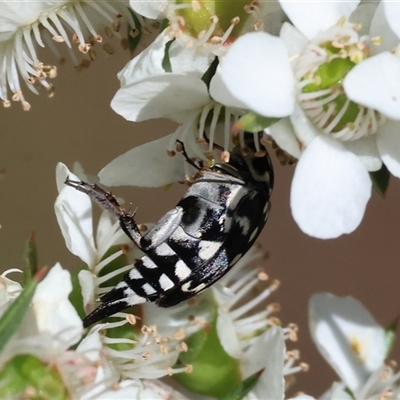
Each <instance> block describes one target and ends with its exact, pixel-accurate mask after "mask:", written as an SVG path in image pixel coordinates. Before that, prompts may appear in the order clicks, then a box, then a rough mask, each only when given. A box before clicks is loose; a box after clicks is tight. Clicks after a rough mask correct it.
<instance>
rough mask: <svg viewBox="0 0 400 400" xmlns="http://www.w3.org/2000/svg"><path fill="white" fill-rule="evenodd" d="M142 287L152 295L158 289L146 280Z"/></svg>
mask: <svg viewBox="0 0 400 400" xmlns="http://www.w3.org/2000/svg"><path fill="white" fill-rule="evenodd" d="M142 289H143V290H144V291H145V293H146V294H148V295H151V294H154V293H156V290H155V289H154V288H153V286H151V285H150V284H149V283H148V282H146V283H145V284H144V285H143V286H142Z"/></svg>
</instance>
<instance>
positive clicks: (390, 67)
mask: <svg viewBox="0 0 400 400" xmlns="http://www.w3.org/2000/svg"><path fill="white" fill-rule="evenodd" d="M377 71H379V73H377ZM399 76H400V58H399V57H398V56H396V55H395V54H392V53H389V52H387V51H385V52H383V53H381V54H378V55H376V56H373V57H371V58H368V59H366V60H365V61H362V62H361V63H359V64H358V65H356V66H355V67H354V68H353V69H352V70H351V71H350V72H349V73H348V74H347V75H346V77H345V79H344V81H343V87H344V90H345V92H346V94H347V96H348V97H349V98H350V99H351V100H353V101H354V102H356V103H359V104H361V105H363V106H366V107H370V108H373V109H375V110H377V111H379V112H381V113H382V114H383V115H385V116H387V117H389V118H392V119H397V120H399V119H400V79H399Z"/></svg>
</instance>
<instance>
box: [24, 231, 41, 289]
mask: <svg viewBox="0 0 400 400" xmlns="http://www.w3.org/2000/svg"><path fill="white" fill-rule="evenodd" d="M22 264H23V271H24V275H23V284H24V285H25V284H27V283H28V282H29V281H30V280H31V279H32V276H34V275H35V274H36V273H37V270H38V256H37V246H36V241H35V234H34V233H33V232H31V234H30V235H29V238H28V241H27V242H26V244H25V249H24V255H23V260H22Z"/></svg>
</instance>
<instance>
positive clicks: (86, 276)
mask: <svg viewBox="0 0 400 400" xmlns="http://www.w3.org/2000/svg"><path fill="white" fill-rule="evenodd" d="M67 177H69V178H70V179H72V180H78V181H79V180H80V178H78V177H77V176H76V175H74V174H72V173H71V172H70V171H69V170H68V168H67V167H66V166H65V165H64V164H62V163H59V164H58V165H57V170H56V180H57V188H58V190H59V195H58V197H57V199H56V202H55V204H54V209H55V213H56V217H57V221H58V224H59V226H60V228H61V233H62V234H63V236H64V239H65V243H66V245H67V247H68V249H69V250H70V251H71V253H73V254H75V255H76V256H78V257H79V258H80V259H81V260H82V261H83V262H84V263H85V264H87V266H88V269H89V270H84V269H83V270H81V271H80V272H79V275H78V276H79V281H80V284H81V287H82V296H83V301H84V309H85V310H86V311H87V312H89V311H92V310H93V308H94V304H95V299H96V298H97V297H98V295H99V294H101V293H102V292H101V289H99V286H100V284H101V283H103V282H105V281H107V280H108V279H110V278H111V277H112V276H114V275H115V274H118V273H121V272H123V271H122V270H121V271H117V272H112V273H110V274H108V275H106V276H104V277H101V278H99V277H98V275H99V273H100V271H101V270H102V269H103V268H104V266H106V265H107V264H109V263H110V262H112V261H113V260H115V259H116V258H118V257H119V256H121V255H122V254H125V255H126V254H127V251H126V250H127V249H128V246H127V245H128V244H131V241H130V240H129V238H128V237H127V236H126V235H125V233H124V232H123V231H122V230H121V228H120V226H119V221H115V220H113V219H112V217H111V215H110V213H109V212H108V211H106V210H103V213H102V214H101V217H100V221H99V223H98V225H97V233H96V241H95V240H94V237H95V233H94V231H93V217H92V201H91V200H90V198H89V196H88V195H86V194H84V193H81V192H79V191H77V190H76V189H74V188H72V187H70V186H67V185H65V184H64V182H65V179H66V178H67ZM82 179H85V177H82ZM115 245H120V246H121V245H124V246H125V247H124V251H123V250H122V249H121V250H119V251H116V252H115V253H113V254H111V255H110V256H108V257H106V258H105V259H103V257H104V255H105V254H106V252H107V251H108V250H109V249H110V248H111V247H112V246H115ZM135 249H136V247H135ZM130 268H131V266H130V265H127V266H126V267H125V269H124V270H125V271H127V270H129V269H130ZM102 290H103V292H104V291H106V290H107V288H103V289H102Z"/></svg>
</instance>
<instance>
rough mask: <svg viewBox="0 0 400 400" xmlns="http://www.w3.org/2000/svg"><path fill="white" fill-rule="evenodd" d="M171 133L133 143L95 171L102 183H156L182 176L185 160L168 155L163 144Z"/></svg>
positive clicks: (110, 184)
mask: <svg viewBox="0 0 400 400" xmlns="http://www.w3.org/2000/svg"><path fill="white" fill-rule="evenodd" d="M171 136H172V135H168V136H164V137H163V138H161V139H158V140H154V141H152V142H149V143H145V144H143V145H141V146H138V147H135V148H133V149H131V150H129V151H128V152H126V153H125V154H122V155H120V156H119V157H117V158H116V159H115V160H113V161H111V162H110V163H109V164H108V165H106V166H105V167H104V168H103V169H102V170H101V171H100V173H99V178H100V182H101V183H102V184H103V185H106V186H122V185H132V186H141V187H158V186H164V185H168V184H170V183H173V182H177V181H180V180H183V178H184V168H183V163H184V162H185V160H184V159H183V158H182V156H181V154H176V155H175V156H174V157H171V156H169V155H168V154H167V148H168V145H169V142H170V139H171Z"/></svg>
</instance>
